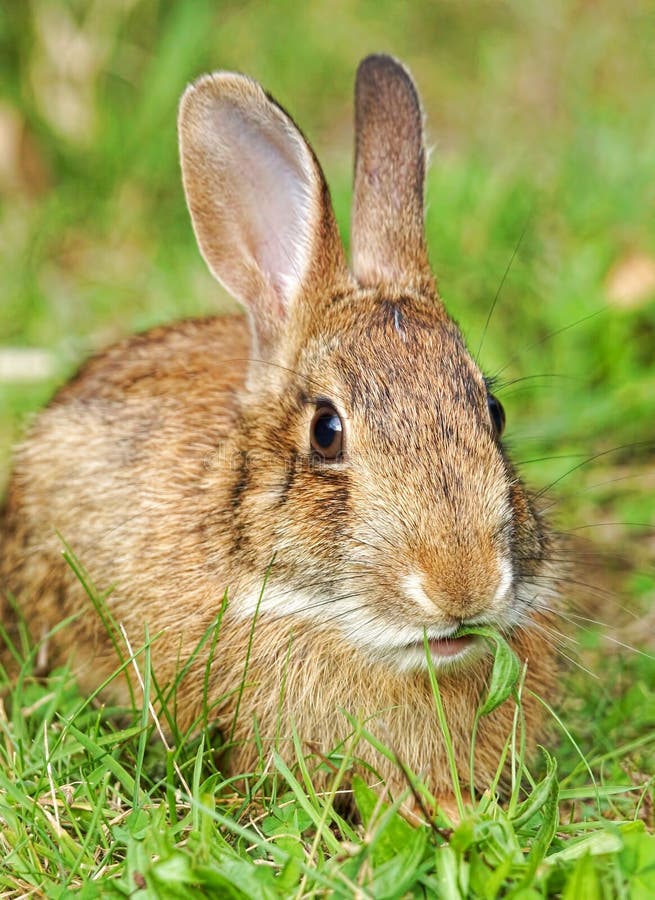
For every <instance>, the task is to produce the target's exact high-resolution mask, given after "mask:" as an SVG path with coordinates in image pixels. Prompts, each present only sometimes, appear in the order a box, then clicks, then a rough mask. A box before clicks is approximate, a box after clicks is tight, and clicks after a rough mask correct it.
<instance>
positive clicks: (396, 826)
mask: <svg viewBox="0 0 655 900" xmlns="http://www.w3.org/2000/svg"><path fill="white" fill-rule="evenodd" d="M352 789H353V794H354V797H355V803H356V804H357V809H358V811H359V814H360V816H361V817H362V823H363V825H364V827H365V828H366V830H367V831H368V830H372V831H373V837H372V839H371V845H372V847H371V852H372V854H373V856H374V858H375V859H376V861H378V862H380V863H384V862H386V861H387V860H390V859H393V858H394V857H396V856H397V854H398V851H399V848H402V847H405V846H408V845H411V844H412V842H413V840H414V838H415V836H416V834H417V829H416V828H414V827H412V826H411V825H410V824H409V823H408V822H406V821H405V820H404V819H403V818H402V816H401V815H400V813H399V812H395V813H394V812H392V813H391V814H389V811H390V810H391V807H390V806H389V804H388V803H384V802H380V797H379V796H378V794H376V793H375V791H374V790H372V788H370V787H369V786H368V785H367V784H366V782H365V781H364V779H363V778H361V777H360V776H359V775H354V776H353V780H352ZM376 811H377V817H376V820H375V821H373V814H374V813H375V812H376ZM421 833H422V832H421Z"/></svg>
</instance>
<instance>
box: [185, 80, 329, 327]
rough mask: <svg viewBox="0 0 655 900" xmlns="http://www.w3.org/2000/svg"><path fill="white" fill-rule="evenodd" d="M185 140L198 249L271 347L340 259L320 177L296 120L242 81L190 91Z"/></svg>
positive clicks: (189, 197)
mask: <svg viewBox="0 0 655 900" xmlns="http://www.w3.org/2000/svg"><path fill="white" fill-rule="evenodd" d="M179 134H180V154H181V162H182V175H183V180H184V188H185V192H186V197H187V203H188V206H189V211H190V213H191V218H192V221H193V226H194V230H195V233H196V237H197V240H198V244H199V246H200V250H201V252H202V254H203V256H204V258H205V260H206V261H207V264H208V265H209V268H210V269H211V271H212V272H213V274H214V275H215V276H216V278H218V280H219V281H220V282H221V283H222V284H223V285H224V286H225V287H226V288H227V290H228V291H229V292H230V293H231V294H232V295H233V296H234V297H236V299H237V300H239V301H240V302H241V303H243V304H244V305H245V306H246V307H247V309H248V311H249V313H250V316H251V319H252V321H253V323H254V328H255V331H256V333H257V336H258V338H259V340H260V343H262V344H265V343H266V342H267V341H268V340H269V339H270V337H271V336H272V334H273V333H274V332H275V331H276V330H277V328H279V325H280V323H281V322H282V321H283V320H284V319H285V317H286V316H287V314H288V312H289V309H290V306H291V305H292V304H293V302H294V300H295V299H296V297H297V296H298V295H299V294H300V293H301V292H302V291H303V290H305V289H306V288H307V287H308V282H309V281H310V280H311V279H312V278H317V277H326V272H325V267H326V260H329V261H330V262H332V263H334V265H335V266H336V265H337V263H338V257H339V254H340V253H341V254H342V251H341V250H340V243H339V239H338V234H337V232H336V225H335V224H334V217H333V215H332V211H331V208H330V207H329V200H327V199H326V198H327V196H328V195H327V190H326V189H325V185H324V180H323V176H322V173H321V171H320V169H319V167H318V164H317V163H316V161H315V159H314V157H313V154H312V152H311V150H310V149H309V147H308V145H307V144H306V142H305V140H304V138H303V137H302V135H301V134H300V132H299V131H298V129H297V128H296V127H295V125H294V124H293V122H292V121H291V119H290V118H289V117H288V116H287V115H286V113H284V112H283V111H282V110H281V109H280V107H278V106H277V105H276V104H275V103H274V102H273V101H271V100H270V99H269V98H268V97H267V96H266V94H265V93H264V91H263V90H262V89H261V87H260V86H259V85H258V84H257V83H256V82H254V81H252V80H251V79H249V78H246V77H244V76H241V75H233V74H230V73H224V74H218V75H213V76H205V77H204V78H201V79H200V80H199V81H198V82H196V84H195V85H192V86H191V87H190V88H188V89H187V91H186V93H185V95H184V97H183V98H182V103H181V106H180V117H179ZM326 222H327V223H328V227H327V229H326V227H325V223H326ZM321 244H323V245H326V244H329V246H321ZM337 244H338V245H339V246H338V247H337ZM335 261H336V262H335ZM344 268H345V264H344Z"/></svg>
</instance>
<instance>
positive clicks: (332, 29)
mask: <svg viewBox="0 0 655 900" xmlns="http://www.w3.org/2000/svg"><path fill="white" fill-rule="evenodd" d="M654 41H655V16H653V13H652V9H651V4H649V3H648V2H646V0H641V2H639V0H637V2H635V3H632V4H630V9H629V10H625V9H623V8H622V7H620V6H618V5H614V4H610V3H609V2H601V3H597V4H584V3H574V2H572V0H571V2H565V0H560V2H556V3H551V4H538V3H536V2H521V3H519V2H518V0H514V2H508V3H505V4H502V5H501V4H495V5H494V4H484V3H473V2H466V3H461V4H446V3H443V4H442V3H430V4H428V3H413V4H404V5H402V6H401V5H398V4H393V3H392V2H391V0H377V2H376V3H375V4H373V3H368V2H355V0H340V2H339V3H337V4H336V6H335V5H334V4H330V5H328V4H324V3H315V4H304V5H301V6H299V5H297V4H291V3H289V2H283V3H276V4H263V3H257V2H251V3H248V4H246V5H243V6H241V5H237V4H233V3H226V2H223V3H220V4H216V3H214V2H209V0H198V2H196V3H194V4H175V5H171V4H167V3H164V2H156V0H133V2H132V3H131V4H121V3H118V2H104V3H102V4H99V3H88V4H85V3H76V2H70V3H66V2H63V0H56V2H52V0H32V2H31V3H29V4H28V3H25V4H13V5H10V6H6V8H4V9H3V11H2V13H1V14H0V48H1V49H2V52H0V74H1V76H2V77H1V78H0V84H1V85H2V87H1V88H0V90H1V91H2V96H1V102H0V136H2V141H3V144H2V146H3V147H5V148H6V152H5V153H4V156H3V160H4V161H3V162H2V165H0V189H1V190H2V193H3V197H4V201H5V202H4V203H3V204H2V205H1V206H0V248H2V249H1V250H0V254H1V260H2V273H3V279H2V288H1V290H2V295H1V302H0V356H1V353H2V351H5V350H6V349H7V348H11V349H12V350H14V349H16V348H18V349H33V348H37V349H39V350H42V351H47V359H48V360H49V367H50V371H49V373H48V374H47V375H45V376H43V377H39V378H38V379H35V378H32V379H30V380H24V381H19V380H18V378H17V377H15V378H12V377H11V375H9V376H6V375H5V376H4V380H1V379H2V376H1V375H0V471H7V468H8V460H9V448H10V445H11V443H12V442H13V441H14V440H15V439H16V438H17V437H18V436H19V434H20V433H21V431H22V429H23V427H24V424H25V421H26V419H27V418H28V416H29V415H30V414H31V413H32V412H33V411H35V410H37V409H38V408H39V407H40V406H42V405H43V403H44V402H46V400H47V398H48V396H49V395H50V394H51V392H52V391H53V389H54V387H55V386H56V384H58V383H60V382H61V381H62V380H64V379H65V378H66V377H67V376H68V375H69V374H70V373H71V372H72V371H73V370H74V368H75V366H76V365H77V364H78V363H79V361H80V360H81V359H82V358H83V357H84V356H85V355H86V354H87V353H88V352H90V351H92V350H94V349H97V348H99V347H101V346H104V345H106V344H107V343H109V342H111V341H112V340H114V339H116V338H117V337H119V336H122V335H124V334H126V333H129V332H131V331H133V330H135V329H141V328H145V327H148V326H150V325H152V324H154V323H156V322H161V321H169V320H172V319H174V318H176V317H179V316H182V315H188V314H194V313H199V312H206V311H211V310H215V309H222V308H225V307H226V305H227V304H228V303H229V300H228V298H226V297H224V296H223V295H222V294H221V293H220V290H219V289H218V288H217V287H216V286H215V284H214V283H213V282H212V281H211V279H210V277H209V275H208V274H207V273H206V272H205V269H204V267H203V264H202V262H201V260H200V258H199V255H198V252H197V250H196V248H195V244H194V242H193V237H192V234H191V229H190V226H189V223H188V217H187V214H186V211H185V209H184V205H183V199H182V194H181V190H180V187H179V175H178V172H177V162H176V147H175V134H174V121H175V107H176V102H177V98H178V96H179V94H180V93H181V90H182V88H183V86H184V84H185V82H186V81H188V80H190V79H192V78H193V77H194V76H195V75H197V74H199V73H200V72H202V71H205V70H207V69H211V68H216V67H225V68H237V69H241V70H243V71H247V72H248V73H250V74H252V75H254V76H255V77H257V78H259V79H260V80H261V81H262V82H263V83H264V84H265V86H266V87H267V88H268V89H270V90H271V91H272V92H273V93H274V94H275V95H276V96H277V97H279V99H280V100H281V101H282V102H283V103H284V104H285V105H286V106H287V108H289V109H290V110H291V111H292V113H293V114H294V116H296V118H297V119H298V121H299V123H300V124H301V126H302V127H303V128H304V130H305V131H306V133H307V134H308V136H309V137H310V139H311V140H312V142H313V144H314V146H315V147H316V149H317V151H318V153H319V156H320V158H321V160H322V161H323V163H324V165H325V168H326V170H327V174H328V179H329V181H330V184H331V187H332V192H333V198H334V203H335V208H336V211H337V217H338V220H339V223H340V226H341V229H342V232H343V233H344V235H345V236H346V238H347V231H348V218H349V203H350V166H351V156H350V154H351V146H350V145H351V134H350V116H351V99H350V94H351V90H352V78H353V74H354V68H355V65H356V63H357V61H358V59H359V58H361V56H363V55H364V54H365V53H367V52H370V51H373V50H379V49H387V50H391V51H392V52H394V53H395V54H397V55H398V56H400V57H401V58H403V59H405V60H406V61H407V62H408V63H409V64H410V66H411V68H412V70H413V71H414V73H415V76H416V78H417V81H418V83H419V86H420V88H421V92H422V96H423V99H424V104H425V107H426V111H427V113H428V134H429V137H430V141H431V144H432V147H433V152H432V166H431V170H430V175H429V180H428V187H427V195H428V200H429V207H428V214H427V229H428V241H429V245H430V248H431V256H432V260H433V263H434V268H435V271H436V272H437V274H438V276H439V280H440V286H441V290H442V294H443V296H444V299H445V301H446V302H447V304H448V307H449V309H450V311H451V313H453V314H454V315H455V316H456V318H457V319H458V320H459V322H460V324H461V326H462V328H463V330H464V332H465V334H466V336H467V338H468V341H469V345H470V346H471V348H472V350H473V351H474V352H475V351H476V350H477V349H478V347H480V359H481V362H482V364H483V367H484V369H485V371H486V372H487V373H488V374H489V375H491V376H495V377H496V379H497V387H496V388H495V390H496V392H497V393H498V394H499V396H500V397H501V399H502V401H503V404H504V405H505V407H506V410H507V415H508V432H507V433H508V441H509V443H510V447H511V449H512V452H513V454H514V456H515V457H516V458H517V459H518V460H519V462H520V463H521V465H522V469H523V471H524V474H525V476H526V478H527V480H529V482H530V483H531V484H533V485H534V486H535V487H536V488H537V489H538V490H540V491H544V492H545V494H544V496H545V498H546V501H545V502H546V503H547V505H549V506H551V505H552V506H553V510H552V512H553V514H555V515H556V519H557V523H558V527H559V528H560V529H561V530H562V531H564V532H567V533H568V534H570V535H571V536H572V537H573V538H574V539H575V540H574V544H573V547H574V551H575V555H576V557H577V559H578V562H579V566H580V574H578V575H576V578H575V582H576V583H572V584H571V585H570V589H571V595H572V596H571V611H570V614H569V617H570V618H572V620H573V623H574V624H575V625H576V626H577V627H576V631H575V638H574V643H570V644H567V643H563V644H562V649H563V652H565V653H566V655H567V656H574V657H575V660H576V662H577V663H578V664H579V666H580V667H581V668H580V667H578V665H572V666H571V667H570V668H569V670H568V672H567V674H566V676H565V678H566V689H565V695H566V698H567V699H566V700H565V702H564V704H563V705H562V707H561V708H558V710H557V711H555V712H556V715H557V717H558V719H559V723H557V722H556V721H555V720H553V721H554V723H555V724H554V728H553V732H552V734H551V735H550V736H548V738H547V741H546V744H547V753H544V755H543V759H542V763H541V768H539V765H537V768H536V769H535V770H534V771H524V773H523V778H522V779H518V778H517V779H516V782H515V784H516V788H515V792H514V794H513V796H512V798H510V800H509V802H508V803H507V804H505V805H503V806H500V805H498V804H497V803H496V802H495V801H494V800H493V798H492V797H491V796H483V797H481V798H479V799H478V800H477V801H476V803H475V804H474V805H473V806H472V807H471V808H466V810H465V813H464V816H463V818H462V821H461V823H460V824H458V825H457V826H453V823H448V822H445V821H443V820H441V819H439V820H438V821H436V822H435V823H433V825H431V826H426V827H422V828H409V826H408V825H407V824H406V823H405V821H404V820H403V819H402V817H401V816H400V815H399V813H398V810H397V809H395V808H393V807H391V808H386V807H385V805H384V804H382V803H380V802H379V800H378V798H377V796H374V795H372V794H371V793H370V791H369V790H368V789H367V788H366V786H365V785H364V784H363V783H356V786H355V804H356V807H357V809H358V812H359V817H360V819H361V824H358V825H355V824H353V823H352V822H350V823H349V822H348V821H344V820H343V818H342V817H341V816H340V815H339V813H338V812H337V811H335V809H334V804H333V802H332V798H331V797H330V796H327V797H323V796H317V795H316V792H315V791H313V789H312V786H311V783H310V782H309V781H308V779H307V770H306V767H305V768H303V765H302V764H301V760H299V762H298V767H297V770H295V771H290V770H288V769H286V768H285V767H284V766H283V765H281V764H278V765H277V766H276V767H274V770H273V771H272V772H269V773H268V777H267V778H266V779H263V780H262V777H261V773H260V774H259V775H253V777H252V778H251V779H250V780H249V782H248V785H249V787H248V790H249V791H250V792H251V793H256V794H257V795H258V797H259V808H258V809H257V810H256V811H255V810H254V808H253V807H252V805H251V803H250V800H251V797H250V795H249V793H248V791H245V792H243V791H242V792H239V791H238V790H237V786H236V785H234V784H231V783H225V781H224V779H223V777H222V775H221V770H220V765H219V760H217V758H216V755H215V752H214V749H213V748H215V746H216V741H217V739H216V736H213V735H210V734H208V733H205V732H203V733H202V734H201V735H200V736H195V737H190V736H183V735H176V736H175V738H176V739H175V740H171V742H170V744H171V747H172V748H173V749H170V750H168V749H167V748H166V746H165V745H164V744H163V743H162V742H161V740H157V739H156V738H155V734H154V732H155V725H154V723H153V721H152V718H151V717H149V716H148V715H146V714H143V713H142V712H141V711H139V709H137V710H135V711H127V714H125V713H123V715H122V716H117V715H116V711H115V710H110V709H105V708H103V707H102V706H98V705H97V704H96V703H89V702H88V698H84V697H81V696H80V695H79V693H78V692H77V689H76V687H75V685H74V683H73V681H72V680H71V678H70V676H69V675H68V673H66V672H65V671H58V672H55V673H53V674H52V675H51V676H50V677H49V678H48V679H45V680H44V679H41V678H38V677H36V676H35V675H34V671H33V659H31V658H30V656H29V650H28V649H27V648H23V650H24V651H25V652H27V662H26V664H25V668H24V670H23V676H22V678H21V679H20V681H19V683H18V685H17V687H16V688H15V690H14V691H13V692H12V696H11V699H10V700H9V699H8V698H5V705H4V707H2V709H1V711H0V715H1V717H2V718H1V719H0V735H1V738H0V819H2V820H3V823H4V824H3V827H2V829H0V847H2V857H3V864H2V866H0V892H4V893H5V894H6V895H7V896H22V895H24V894H26V893H28V892H30V891H33V892H35V893H36V894H39V892H40V893H41V894H42V895H45V896H53V897H54V896H57V897H61V896H66V894H67V892H73V891H76V892H78V893H80V894H82V895H84V894H86V895H89V896H95V895H98V894H100V895H102V896H104V895H111V894H112V893H115V894H117V895H121V896H122V895H127V894H135V895H136V896H165V897H168V896H171V897H173V896H175V897H184V896H191V895H198V894H200V895H201V896H202V894H203V892H204V893H205V894H207V895H208V896H210V895H214V896H216V895H218V896H235V897H240V896H251V897H267V896H318V895H321V894H324V893H327V892H330V891H332V892H333V893H334V894H335V895H336V896H344V897H351V896H354V895H356V894H357V892H359V895H360V896H363V897H365V896H375V897H376V898H378V897H385V896H389V897H400V896H446V897H459V896H467V895H469V896H473V897H485V898H486V897H496V896H514V897H519V898H521V897H522V898H529V897H539V896H552V897H557V896H563V897H565V898H568V897H574V896H576V895H578V896H579V895H583V896H585V897H587V896H589V897H603V898H605V897H637V898H639V897H644V898H646V897H650V896H652V894H653V891H654V890H655V888H654V887H653V885H655V849H654V841H655V839H654V838H653V836H652V830H653V824H654V823H653V806H654V803H655V796H654V789H653V773H654V772H655V746H654V745H655V739H654V737H653V735H654V734H655V687H654V686H655V660H654V659H653V656H652V654H653V653H654V652H655V642H654V639H653V633H654V630H655V629H654V628H653V615H652V606H653V601H654V600H655V570H654V569H653V558H654V556H655V544H654V537H653V536H654V534H655V480H654V476H653V471H654V469H655V467H654V465H653V453H654V447H653V436H652V434H653V432H652V410H653V401H652V398H653V396H654V395H655V366H654V365H653V359H654V356H653V342H654V336H655V302H654V301H655V288H654V287H653V286H652V282H649V280H648V278H649V276H648V261H650V263H651V264H652V263H653V260H654V259H655V219H654V217H653V212H652V211H653V209H654V208H655V181H654V180H653V177H652V161H653V159H654V158H655V120H654V119H653V116H652V112H651V109H652V85H653V83H654V78H655V65H654V63H653V56H652V46H653V42H654ZM510 261H512V264H511V267H510V268H509V270H508V264H509V263H510ZM640 261H641V262H640ZM644 261H646V262H645V263H644ZM644 265H645V269H644ZM644 271H645V272H646V274H644ZM640 273H641V274H640ZM630 278H632V284H633V288H632V289H629V284H628V283H629V282H630ZM626 284H628V287H626ZM635 284H636V287H634V285H635ZM649 284H650V287H649ZM2 371H3V370H2V366H0V372H2ZM551 485H552V487H551ZM598 622H600V623H602V625H601V626H598V625H597V624H595V623H598ZM500 646H501V648H502V644H501V645H500ZM497 652H498V653H499V654H500V657H501V658H502V654H503V650H502V649H500V650H499V651H497ZM510 668H511V666H510ZM508 673H509V669H508V670H507V672H506V673H505V674H504V675H503V676H502V677H500V676H499V684H504V685H505V687H507V685H508V684H510V682H511V681H512V679H513V677H514V676H515V675H516V672H514V673H509V674H508ZM510 676H511V677H510ZM519 678H520V675H519ZM437 687H438V685H437V686H436V687H435V691H436V689H437ZM150 690H153V687H152V684H151V687H150ZM508 702H513V701H512V700H511V699H510V700H509V701H508ZM447 724H448V723H447V722H442V727H447ZM353 729H354V732H356V733H359V735H360V737H359V740H360V741H365V740H367V737H366V735H365V725H364V724H362V723H353ZM362 729H363V730H362ZM508 752H510V753H513V754H514V755H515V759H514V764H515V765H516V767H517V770H520V769H521V768H522V767H523V768H525V765H524V762H523V761H522V760H521V759H520V753H519V750H518V749H517V745H516V742H514V744H512V743H511V742H510V750H509V751H508ZM349 754H350V755H352V754H356V746H352V747H351V748H350V750H349V753H347V754H345V755H343V754H342V756H341V757H340V758H338V759H336V769H337V772H338V771H341V770H343V769H345V767H347V766H348V765H349ZM555 758H556V760H557V768H556V769H555V768H554V764H553V759H555ZM521 785H522V787H521ZM334 790H335V791H337V790H338V783H336V782H335V785H334ZM337 796H338V795H337Z"/></svg>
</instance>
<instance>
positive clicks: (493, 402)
mask: <svg viewBox="0 0 655 900" xmlns="http://www.w3.org/2000/svg"><path fill="white" fill-rule="evenodd" d="M487 406H488V408H489V418H490V419H491V424H492V425H493V427H494V431H495V432H496V437H500V436H501V434H502V433H503V431H504V430H505V410H504V409H503V404H502V403H501V402H500V400H498V399H497V398H496V397H494V395H493V394H487Z"/></svg>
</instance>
